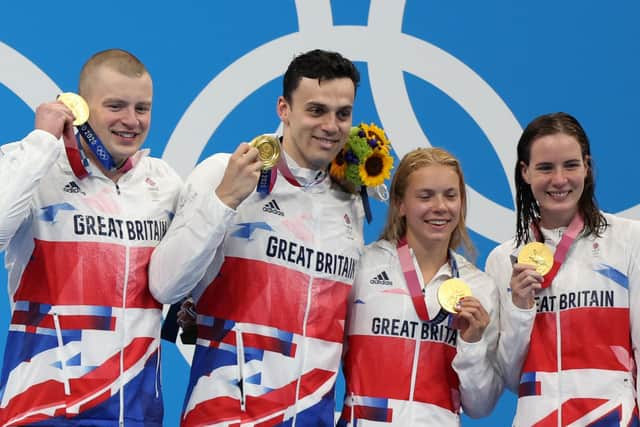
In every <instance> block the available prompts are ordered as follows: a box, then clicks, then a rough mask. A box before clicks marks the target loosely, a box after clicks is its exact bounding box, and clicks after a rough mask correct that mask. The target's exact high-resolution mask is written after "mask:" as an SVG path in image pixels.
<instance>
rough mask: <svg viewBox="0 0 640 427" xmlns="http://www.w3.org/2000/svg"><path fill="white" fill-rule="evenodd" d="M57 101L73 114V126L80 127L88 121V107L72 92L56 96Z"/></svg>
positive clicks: (85, 102)
mask: <svg viewBox="0 0 640 427" xmlns="http://www.w3.org/2000/svg"><path fill="white" fill-rule="evenodd" d="M58 101H60V102H62V103H63V104H64V105H66V106H67V108H68V109H69V110H71V113H72V114H73V125H74V126H80V125H83V124H85V123H86V122H87V121H88V120H89V105H88V104H87V101H85V100H84V98H83V97H81V96H80V95H77V94H75V93H72V92H65V93H62V94H60V95H58Z"/></svg>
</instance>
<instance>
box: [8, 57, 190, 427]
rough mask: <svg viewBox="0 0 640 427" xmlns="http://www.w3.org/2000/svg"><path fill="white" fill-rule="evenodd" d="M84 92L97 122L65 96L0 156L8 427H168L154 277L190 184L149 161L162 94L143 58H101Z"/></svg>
mask: <svg viewBox="0 0 640 427" xmlns="http://www.w3.org/2000/svg"><path fill="white" fill-rule="evenodd" d="M79 93H80V95H81V96H82V97H83V98H84V99H85V100H86V103H87V104H88V107H89V108H88V110H89V118H88V121H87V122H86V123H82V121H83V120H81V119H79V117H77V116H80V115H81V114H80V113H82V111H83V108H79V109H75V108H74V105H75V104H73V103H71V102H69V101H68V99H69V98H65V97H64V95H63V96H62V98H61V100H58V101H52V102H48V103H45V104H42V105H40V106H39V107H38V108H37V109H36V114H35V129H34V130H33V131H32V132H31V133H29V134H28V135H27V136H26V137H25V138H24V139H23V140H22V141H19V142H15V143H11V144H7V145H4V146H0V182H2V185H1V186H0V250H5V251H6V255H5V257H6V264H7V267H8V270H9V296H10V299H11V307H12V316H11V322H10V325H9V333H8V335H7V340H6V348H5V353H4V363H3V368H2V378H1V379H0V387H1V388H0V397H1V401H0V425H3V426H4V425H11V426H18V425H36V426H45V425H46V426H58V425H60V426H62V425H64V426H69V425H74V426H76V425H77V426H103V427H104V426H116V425H119V426H127V427H136V426H157V427H160V426H162V415H163V409H162V396H161V387H160V375H159V374H160V369H159V363H160V355H159V351H160V350H159V344H160V322H161V317H162V310H161V305H160V304H159V303H158V302H157V301H156V300H155V299H154V298H153V297H152V296H151V294H150V292H149V289H148V280H147V266H148V263H149V259H150V256H151V252H152V250H153V249H154V247H155V246H156V245H157V244H158V242H159V241H160V239H161V238H162V236H163V235H164V233H165V231H166V230H167V227H168V226H169V223H170V221H171V219H172V217H173V212H174V210H175V206H176V200H177V195H178V193H179V191H180V187H181V180H180V178H179V177H178V176H177V174H176V173H175V172H174V171H173V170H171V168H170V167H169V166H168V165H167V164H165V163H164V162H163V161H161V160H158V159H153V158H151V157H148V156H147V154H148V150H140V147H141V145H142V144H143V143H144V141H145V138H146V136H147V133H148V131H149V124H150V122H151V105H152V97H153V85H152V81H151V76H150V75H149V72H148V71H147V70H146V68H145V67H144V65H143V64H142V63H141V62H140V61H139V60H138V59H137V58H136V57H135V56H133V55H132V54H130V53H128V52H126V51H123V50H119V49H111V50H107V51H103V52H100V53H97V54H96V55H94V56H93V57H91V58H90V59H89V60H88V61H87V63H86V64H85V65H84V67H83V68H82V72H81V75H80V84H79ZM65 95H68V94H65ZM71 99H72V100H77V98H73V97H71ZM74 102H75V101H74ZM80 104H81V103H80ZM74 120H76V123H75V125H76V126H75V127H77V130H78V134H77V135H75V134H74V124H73V123H74Z"/></svg>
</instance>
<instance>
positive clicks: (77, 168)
mask: <svg viewBox="0 0 640 427" xmlns="http://www.w3.org/2000/svg"><path fill="white" fill-rule="evenodd" d="M63 140H64V151H66V152H67V159H68V160H69V165H70V166H71V170H72V171H73V174H74V175H75V176H76V177H77V178H78V179H83V178H86V177H87V176H89V172H87V169H86V168H85V167H84V163H83V162H82V153H81V151H80V150H82V148H81V146H80V141H79V140H78V136H77V135H76V143H75V144H74V143H73V142H72V141H67V140H66V138H63Z"/></svg>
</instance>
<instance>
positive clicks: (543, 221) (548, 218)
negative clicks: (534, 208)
mask: <svg viewBox="0 0 640 427" xmlns="http://www.w3.org/2000/svg"><path fill="white" fill-rule="evenodd" d="M577 213H578V208H577V207H576V208H575V210H573V211H571V212H567V213H556V212H552V213H550V212H540V226H541V227H544V228H546V229H549V230H553V229H555V228H561V227H568V226H569V224H571V221H572V220H573V218H574V217H575V216H576V214H577Z"/></svg>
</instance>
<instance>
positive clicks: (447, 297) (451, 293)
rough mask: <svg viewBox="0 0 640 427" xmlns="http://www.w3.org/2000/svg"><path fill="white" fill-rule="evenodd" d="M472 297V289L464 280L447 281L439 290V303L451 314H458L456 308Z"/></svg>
mask: <svg viewBox="0 0 640 427" xmlns="http://www.w3.org/2000/svg"><path fill="white" fill-rule="evenodd" d="M470 296H471V288H469V285H467V284H466V283H465V282H464V281H463V280H462V279H458V278H453V279H449V280H445V281H444V282H443V283H442V285H440V287H439V288H438V302H439V303H440V306H441V307H442V308H443V309H444V310H446V311H447V312H449V313H452V314H456V313H457V312H458V311H457V310H456V306H457V305H458V302H459V301H460V300H461V299H462V298H464V297H470Z"/></svg>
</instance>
